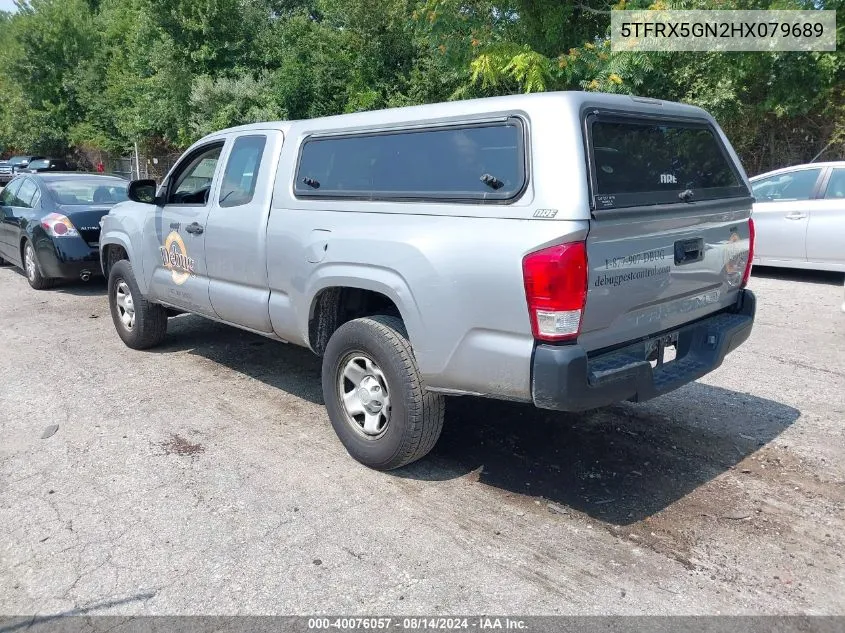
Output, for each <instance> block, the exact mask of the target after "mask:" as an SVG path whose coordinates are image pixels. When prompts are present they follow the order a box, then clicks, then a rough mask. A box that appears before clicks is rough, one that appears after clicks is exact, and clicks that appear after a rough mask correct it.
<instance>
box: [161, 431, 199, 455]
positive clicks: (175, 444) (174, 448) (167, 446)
mask: <svg viewBox="0 0 845 633" xmlns="http://www.w3.org/2000/svg"><path fill="white" fill-rule="evenodd" d="M159 446H161V448H163V449H164V452H165V453H166V454H167V455H188V456H190V457H193V456H196V455H199V454H201V453H204V452H205V446H203V445H202V444H194V443H192V442H190V441H188V440H186V439H185V438H184V437H182V436H181V435H176V434H175V433H173V434H171V435H170V439H169V440H167V441H166V442H161V443H160V444H159Z"/></svg>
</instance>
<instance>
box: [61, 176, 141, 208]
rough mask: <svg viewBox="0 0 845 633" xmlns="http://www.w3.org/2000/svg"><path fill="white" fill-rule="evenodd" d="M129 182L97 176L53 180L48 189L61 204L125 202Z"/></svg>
mask: <svg viewBox="0 0 845 633" xmlns="http://www.w3.org/2000/svg"><path fill="white" fill-rule="evenodd" d="M127 184H128V183H125V182H120V181H118V180H111V179H109V180H99V179H96V178H90V179H81V178H74V179H72V180H71V179H68V180H51V181H49V182H47V183H46V185H47V189H49V190H50V193H52V194H53V197H55V199H56V202H58V203H59V204H69V205H74V204H115V203H117V202H123V201H124V200H126V199H127V197H126V186H127Z"/></svg>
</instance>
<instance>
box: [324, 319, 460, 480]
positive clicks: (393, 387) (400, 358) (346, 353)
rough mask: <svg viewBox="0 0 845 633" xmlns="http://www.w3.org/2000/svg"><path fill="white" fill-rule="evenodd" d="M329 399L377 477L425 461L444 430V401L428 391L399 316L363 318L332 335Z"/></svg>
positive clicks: (343, 434)
mask: <svg viewBox="0 0 845 633" xmlns="http://www.w3.org/2000/svg"><path fill="white" fill-rule="evenodd" d="M323 396H324V399H325V401H326V409H327V410H328V413H329V419H330V420H331V423H332V427H334V430H335V433H337V435H338V437H339V438H340V441H341V442H342V443H343V445H344V447H345V448H346V450H347V451H349V454H350V455H351V456H352V457H354V458H355V459H356V460H358V461H359V462H361V463H362V464H364V465H365V466H369V467H370V468H375V469H377V470H392V469H394V468H399V467H401V466H405V465H406V464H410V463H411V462H413V461H416V460H418V459H420V458H421V457H424V456H425V455H426V454H428V452H429V451H430V450H431V449H432V448H434V445H435V443H436V442H437V439H438V438H439V437H440V431H441V430H442V429H443V414H444V398H443V396H441V395H440V394H436V393H432V392H428V391H426V389H425V386H424V385H423V384H422V380H421V379H420V375H419V369H418V368H417V363H416V360H415V359H414V355H413V351H412V349H411V344H410V343H409V341H408V335H407V332H406V331H405V326H404V324H403V323H402V320H401V319H398V318H396V317H393V316H384V315H378V316H373V317H367V318H362V319H355V320H353V321H349V322H348V323H345V324H343V325H342V326H340V327H339V328H338V329H337V330H336V331H335V332H334V334H332V337H331V338H330V339H329V344H328V346H327V347H326V353H325V355H324V356H323Z"/></svg>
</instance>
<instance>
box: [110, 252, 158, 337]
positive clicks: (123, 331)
mask: <svg viewBox="0 0 845 633" xmlns="http://www.w3.org/2000/svg"><path fill="white" fill-rule="evenodd" d="M109 309H110V310H111V318H112V321H114V327H115V329H116V330H117V334H118V336H120V338H121V339H122V340H123V342H124V343H126V345H127V347H131V348H132V349H149V348H150V347H154V346H156V345H158V344H159V343H161V342H162V341H163V340H164V337H165V335H166V334H167V311H166V310H165V309H164V308H163V307H162V306H160V305H158V304H157V303H152V302H150V301H147V300H146V299H145V298H144V295H142V294H141V290H140V289H139V288H138V282H136V281H135V274H134V272H133V270H132V264H131V263H129V262H128V261H126V260H125V259H124V260H121V261H119V262H117V263H116V264H115V265H114V266H112V268H111V270H110V271H109Z"/></svg>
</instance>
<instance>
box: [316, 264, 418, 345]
mask: <svg viewBox="0 0 845 633" xmlns="http://www.w3.org/2000/svg"><path fill="white" fill-rule="evenodd" d="M364 270H365V271H366V272H367V273H370V274H369V275H365V274H360V275H357V274H356V275H354V276H353V275H352V274H350V272H351V271H348V270H347V271H344V274H342V275H324V276H322V277H321V278H320V279H319V281H318V282H317V283H315V284H314V285H313V286H312V287H311V289H310V292H309V293H308V296H309V297H310V300H309V301H308V306H309V307H308V313H307V315H306V316H307V318H306V330H305V332H304V334H305V340H306V341H307V342H308V345H309V347H310V348H311V349H312V350H313V351H314V352H315V353H316V354H319V355H322V353H323V352H324V351H325V346H326V344H327V343H328V339H329V337H331V335H332V334H333V333H334V331H335V330H336V329H337V328H338V327H340V326H341V325H343V324H344V323H346V322H347V321H350V320H352V319H356V318H360V317H364V316H373V315H375V314H394V315H395V316H397V317H399V318H400V319H402V322H403V323H404V325H405V328H406V330H407V332H408V339H409V341H410V342H411V345H412V346H413V345H414V344H415V343H416V342H417V341H418V337H419V335H420V332H421V331H422V323H421V318H420V313H419V310H418V308H417V305H416V301H415V300H414V297H413V294H412V293H411V290H410V288H409V287H408V285H407V284H406V283H405V280H404V279H402V277H401V276H400V275H399V274H398V273H396V272H394V271H390V270H385V269H373V268H365V269H364ZM374 271H376V274H375V275H373V274H372V273H373V272H374ZM362 272H364V271H362Z"/></svg>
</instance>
